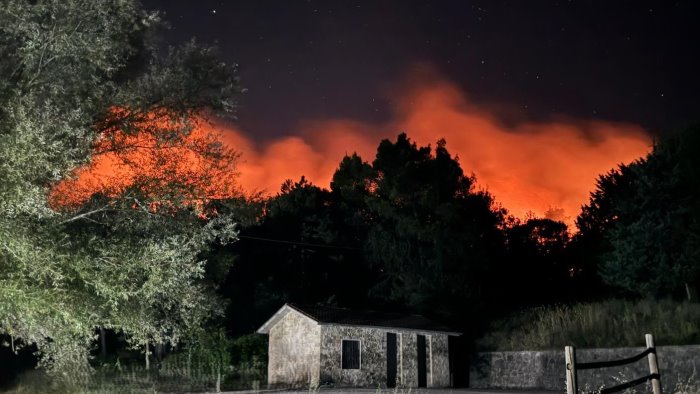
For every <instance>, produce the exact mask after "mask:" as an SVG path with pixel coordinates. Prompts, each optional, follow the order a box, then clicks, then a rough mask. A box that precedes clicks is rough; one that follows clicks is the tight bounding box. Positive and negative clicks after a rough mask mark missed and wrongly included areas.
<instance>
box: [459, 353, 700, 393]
mask: <svg viewBox="0 0 700 394" xmlns="http://www.w3.org/2000/svg"><path fill="white" fill-rule="evenodd" d="M644 350H645V348H642V347H639V348H615V349H576V361H577V362H584V363H585V362H593V361H608V360H617V359H622V358H627V357H631V356H634V355H636V354H639V353H641V352H643V351H644ZM656 355H657V359H658V363H659V373H660V374H661V386H662V388H663V389H664V390H665V391H667V392H675V391H676V390H674V388H676V387H677V385H678V384H685V383H687V382H688V381H689V380H692V381H693V383H694V384H695V385H697V386H698V387H700V345H692V346H658V347H657V348H656ZM646 375H649V362H648V361H647V358H644V359H642V360H640V361H637V362H636V363H633V364H628V365H625V366H621V367H612V368H605V369H592V370H583V371H578V385H579V389H581V390H586V391H593V390H598V389H599V388H600V387H601V386H605V387H612V386H616V385H618V384H620V383H622V382H626V381H629V380H633V379H636V378H640V377H642V376H646ZM469 386H470V387H472V388H479V389H487V388H489V389H490V388H493V389H518V390H555V391H566V370H565V365H564V349H561V350H556V351H555V350H549V351H522V352H487V353H479V354H478V357H477V359H476V360H475V361H473V362H472V365H471V369H470V374H469ZM638 387H639V389H641V391H644V387H643V386H638Z"/></svg>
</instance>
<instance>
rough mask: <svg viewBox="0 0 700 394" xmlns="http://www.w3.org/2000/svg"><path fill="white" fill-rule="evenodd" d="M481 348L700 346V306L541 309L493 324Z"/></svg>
mask: <svg viewBox="0 0 700 394" xmlns="http://www.w3.org/2000/svg"><path fill="white" fill-rule="evenodd" d="M491 327H492V329H491V330H490V332H489V334H487V335H486V336H484V337H483V338H481V339H480V340H479V341H478V342H477V347H478V349H479V350H482V351H486V350H502V351H503V350H545V349H562V348H563V347H564V346H567V345H574V346H576V347H578V348H595V347H624V346H644V334H645V333H651V334H654V339H655V342H656V345H657V346H663V345H690V344H700V303H687V302H683V303H679V302H674V301H668V300H664V301H651V300H642V301H624V300H609V301H604V302H596V303H588V304H576V305H572V306H551V307H540V308H534V309H530V310H526V311H523V312H521V313H518V314H515V315H513V316H511V317H509V318H507V319H504V320H500V321H497V322H495V323H493V324H492V325H491Z"/></svg>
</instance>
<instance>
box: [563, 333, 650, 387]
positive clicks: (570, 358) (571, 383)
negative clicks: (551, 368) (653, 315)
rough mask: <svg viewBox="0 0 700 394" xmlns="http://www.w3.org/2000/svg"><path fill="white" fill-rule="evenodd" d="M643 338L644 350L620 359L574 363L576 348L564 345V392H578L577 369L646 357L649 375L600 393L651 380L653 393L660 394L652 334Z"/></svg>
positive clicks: (605, 365) (623, 362)
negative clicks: (644, 341)
mask: <svg viewBox="0 0 700 394" xmlns="http://www.w3.org/2000/svg"><path fill="white" fill-rule="evenodd" d="M645 339H646V344H647V348H646V350H644V351H643V352H641V353H640V354H637V355H636V356H632V357H628V358H623V359H620V360H610V361H599V362H591V363H576V348H574V347H573V346H566V347H565V348H564V358H565V362H566V393H567V394H578V381H577V374H576V371H578V370H586V369H600V368H610V367H618V366H621V365H627V364H632V363H634V362H637V361H639V360H641V359H643V358H644V357H646V358H647V359H648V361H649V375H647V376H644V377H641V378H638V379H634V380H631V381H629V382H625V383H622V384H619V385H617V386H613V387H608V388H605V389H602V390H600V394H610V393H615V392H618V391H622V390H625V389H628V388H630V387H634V386H637V385H639V384H643V383H645V382H647V381H651V386H652V389H653V390H654V394H662V392H661V376H660V375H659V366H658V363H657V359H656V347H655V346H654V336H653V335H651V334H646V336H645Z"/></svg>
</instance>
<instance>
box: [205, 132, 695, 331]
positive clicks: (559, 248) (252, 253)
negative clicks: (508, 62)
mask: <svg viewBox="0 0 700 394" xmlns="http://www.w3.org/2000/svg"><path fill="white" fill-rule="evenodd" d="M698 131H699V130H698V129H697V128H689V129H687V130H685V131H683V132H680V133H674V134H669V135H667V136H665V137H664V138H662V139H660V140H659V141H657V142H656V143H655V145H654V147H653V150H652V152H651V153H650V154H649V155H648V156H647V157H645V158H640V159H639V160H637V161H636V162H634V163H631V164H627V165H620V166H619V167H618V168H616V169H612V170H611V171H610V172H608V173H606V174H603V175H601V176H600V177H599V179H598V182H597V186H596V189H595V190H594V191H593V192H592V193H591V197H590V201H589V203H588V204H586V205H585V206H584V207H583V209H582V212H581V214H580V215H579V216H578V218H577V219H576V224H577V227H578V228H577V229H569V228H567V226H566V224H564V223H562V222H557V221H553V220H550V219H546V218H530V219H526V220H519V219H516V218H513V217H512V216H510V215H509V214H508V212H507V210H506V209H505V208H503V207H501V206H500V205H499V204H498V203H497V201H496V200H495V198H494V196H492V195H490V194H489V193H488V192H487V191H484V190H480V189H478V187H477V185H476V184H475V181H476V180H475V177H474V176H468V175H465V173H464V171H463V170H462V168H461V167H460V165H459V162H458V160H457V159H456V158H455V157H453V156H452V155H451V154H450V153H449V151H448V149H447V144H446V143H445V141H439V142H438V143H437V145H436V146H435V147H434V149H432V148H431V147H429V146H426V147H421V146H417V145H416V144H415V143H413V142H411V140H410V139H409V137H408V136H407V135H405V134H401V135H399V136H398V138H397V139H396V140H395V141H389V140H384V141H382V142H381V144H380V145H379V146H378V148H377V153H376V157H375V158H374V160H372V161H371V163H370V162H367V161H364V160H363V159H362V158H360V157H359V156H357V155H352V156H347V157H345V158H343V160H342V161H341V162H340V164H339V166H338V169H337V171H336V172H335V174H334V176H333V181H332V183H331V187H330V190H326V189H323V188H320V187H318V186H315V185H313V184H311V183H310V182H308V181H307V180H305V179H304V178H303V177H302V178H301V180H299V181H298V182H292V181H287V182H286V183H285V184H284V185H283V186H282V189H281V191H280V192H279V193H278V194H277V195H276V196H275V197H273V198H270V199H268V200H263V201H257V202H256V204H257V208H256V209H252V210H250V212H249V213H250V217H251V221H250V223H248V225H246V226H243V229H242V231H241V233H240V240H239V242H237V243H234V244H231V245H228V246H223V247H220V248H218V249H215V250H213V251H212V254H211V255H210V256H208V259H209V260H210V262H216V261H228V260H229V259H233V264H232V266H231V270H230V271H229V274H228V276H227V278H226V281H225V284H224V285H223V286H222V287H221V288H220V291H221V293H222V294H223V295H224V296H225V297H226V298H228V299H229V300H230V302H231V303H230V305H229V308H228V311H227V325H228V329H229V330H230V332H232V333H235V334H237V335H240V334H246V333H250V332H253V331H254V330H255V329H256V328H257V327H258V326H259V325H260V324H261V323H262V322H264V321H265V320H266V319H267V318H268V317H269V316H270V315H271V314H272V313H273V312H274V311H275V310H276V309H277V308H279V306H280V305H281V304H282V303H284V302H298V303H322V304H329V305H336V306H341V307H350V308H370V309H391V310H404V311H406V312H413V313H422V314H425V315H427V316H430V317H432V318H434V319H438V320H441V321H442V322H444V323H447V324H451V325H453V326H454V327H455V328H458V329H460V330H462V331H463V332H465V333H466V334H469V335H468V336H470V335H476V334H478V333H479V331H480V330H482V329H484V328H485V327H486V326H485V325H484V324H485V323H487V322H488V321H490V320H491V319H493V318H496V317H500V316H503V315H506V314H508V313H509V312H512V311H516V310H519V309H522V308H523V307H527V306H536V305H543V304H560V303H573V302H579V301H591V300H600V299H605V298H609V297H612V296H618V297H631V298H633V297H641V298H649V297H651V298H677V299H683V298H693V297H694V289H695V287H697V285H698V278H699V275H698V274H699V268H700V259H699V258H698V252H699V251H700V247H698V244H697V242H698V239H700V238H698V234H699V233H698V223H699V221H698V218H699V217H698V203H700V195H698V191H699V189H698V187H699V186H700V182H699V180H698V173H697V171H698V168H700V166H698V165H697V164H698V163H695V161H697V160H698V159H697V154H696V152H699V151H700V150H698V148H700V144H699V143H698V139H697V138H698V137H697V132H698ZM221 208H222V209H224V208H223V207H221ZM239 212H240V211H239ZM219 265H220V264H216V263H215V264H213V265H212V267H216V266H219Z"/></svg>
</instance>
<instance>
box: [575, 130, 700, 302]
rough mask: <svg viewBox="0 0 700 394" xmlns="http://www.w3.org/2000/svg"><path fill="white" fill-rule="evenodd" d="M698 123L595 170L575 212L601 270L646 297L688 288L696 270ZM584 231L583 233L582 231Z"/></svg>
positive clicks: (699, 270)
mask: <svg viewBox="0 0 700 394" xmlns="http://www.w3.org/2000/svg"><path fill="white" fill-rule="evenodd" d="M697 134H698V128H697V127H691V128H688V129H686V130H683V131H681V132H678V133H673V134H669V135H667V136H664V137H663V138H661V139H660V140H659V141H658V142H657V143H656V144H655V145H654V148H653V150H652V152H651V153H650V154H649V155H647V157H646V158H644V159H642V160H638V161H636V162H634V163H632V164H630V165H629V166H621V167H620V169H619V170H617V171H612V172H610V173H608V174H606V175H605V176H603V177H601V178H600V181H599V185H598V189H597V190H596V191H595V192H594V193H593V194H592V197H591V203H590V205H588V206H587V207H584V210H583V213H582V215H581V216H580V217H579V219H578V220H577V224H579V227H580V228H581V233H582V236H583V237H585V236H587V237H591V236H593V237H598V238H597V239H595V238H593V240H594V242H592V243H593V244H594V245H596V249H594V250H596V251H597V257H598V259H599V260H600V261H601V264H600V268H599V271H600V274H601V277H602V278H603V279H604V280H605V282H607V283H608V284H610V285H613V286H615V287H617V288H620V289H622V290H624V291H625V292H627V293H630V294H635V295H639V296H647V297H668V296H673V295H680V294H684V295H685V296H686V297H688V298H692V297H693V295H694V289H693V288H694V286H696V284H697V282H698V278H699V276H700V248H699V246H700V245H699V244H698V239H699V237H700V227H698V223H700V215H698V212H700V211H699V210H698V202H697V201H698V199H700V177H699V176H698V172H697V171H698V170H697V168H698V164H700V163H698V158H697V153H696V152H697V150H698V148H700V140H699V139H698V136H697ZM589 239H590V238H589Z"/></svg>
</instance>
